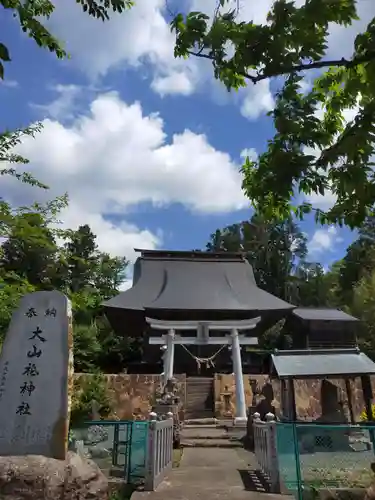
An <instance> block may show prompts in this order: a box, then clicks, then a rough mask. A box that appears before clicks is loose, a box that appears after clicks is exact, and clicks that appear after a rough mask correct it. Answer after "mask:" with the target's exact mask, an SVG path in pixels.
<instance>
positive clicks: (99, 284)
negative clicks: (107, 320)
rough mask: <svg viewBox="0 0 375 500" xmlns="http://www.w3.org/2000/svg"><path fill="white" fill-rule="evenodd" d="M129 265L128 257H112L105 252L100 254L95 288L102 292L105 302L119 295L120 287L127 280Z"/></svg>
mask: <svg viewBox="0 0 375 500" xmlns="http://www.w3.org/2000/svg"><path fill="white" fill-rule="evenodd" d="M128 265H129V261H128V260H127V259H126V257H111V256H110V255H109V254H107V253H105V252H100V253H99V254H98V256H97V263H96V271H95V276H94V286H95V288H96V289H97V290H99V291H100V294H101V296H102V297H103V300H108V299H110V298H112V297H114V296H115V295H117V294H118V290H119V288H120V285H121V284H122V283H123V282H124V280H125V277H126V269H127V267H128Z"/></svg>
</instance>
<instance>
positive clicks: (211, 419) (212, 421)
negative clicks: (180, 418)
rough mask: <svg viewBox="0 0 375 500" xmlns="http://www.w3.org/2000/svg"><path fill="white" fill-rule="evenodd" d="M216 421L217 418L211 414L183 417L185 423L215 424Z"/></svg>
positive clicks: (194, 424) (197, 424) (195, 424)
mask: <svg viewBox="0 0 375 500" xmlns="http://www.w3.org/2000/svg"><path fill="white" fill-rule="evenodd" d="M217 422H218V420H217V418H215V417H214V416H213V415H212V416H211V417H209V418H204V417H203V418H185V422H184V424H185V425H189V426H190V425H193V426H201V425H210V426H212V425H216V424H217Z"/></svg>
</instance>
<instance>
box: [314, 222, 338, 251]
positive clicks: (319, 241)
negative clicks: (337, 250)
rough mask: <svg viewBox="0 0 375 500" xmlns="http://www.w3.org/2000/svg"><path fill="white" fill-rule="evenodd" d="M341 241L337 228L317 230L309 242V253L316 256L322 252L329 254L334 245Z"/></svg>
mask: <svg viewBox="0 0 375 500" xmlns="http://www.w3.org/2000/svg"><path fill="white" fill-rule="evenodd" d="M342 241H343V240H342V238H341V237H340V236H339V234H338V231H337V228H336V227H334V226H330V227H328V228H326V229H317V230H316V231H315V233H314V234H313V236H312V238H311V240H310V241H309V244H308V249H309V253H310V254H312V255H318V254H321V253H323V252H330V251H332V250H333V248H334V246H335V244H339V243H341V242H342Z"/></svg>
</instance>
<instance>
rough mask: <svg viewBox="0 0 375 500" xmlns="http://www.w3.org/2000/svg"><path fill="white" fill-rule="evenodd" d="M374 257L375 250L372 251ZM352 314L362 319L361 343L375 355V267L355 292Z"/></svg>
mask: <svg viewBox="0 0 375 500" xmlns="http://www.w3.org/2000/svg"><path fill="white" fill-rule="evenodd" d="M372 254H373V256H374V250H373V251H372ZM350 310H351V312H352V313H353V314H354V315H355V316H357V317H358V318H360V319H361V324H360V325H359V342H360V345H361V347H362V348H363V349H365V350H367V351H370V352H371V354H372V355H375V266H374V267H373V270H372V272H370V274H368V275H366V276H364V277H363V278H361V279H360V280H359V282H358V283H357V285H356V287H355V288H354V290H353V297H352V304H351V307H350Z"/></svg>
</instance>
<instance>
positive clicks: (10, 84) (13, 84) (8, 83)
mask: <svg viewBox="0 0 375 500" xmlns="http://www.w3.org/2000/svg"><path fill="white" fill-rule="evenodd" d="M18 86H19V85H18V82H17V81H16V80H1V79H0V88H1V87H7V88H9V89H15V88H17V87H18Z"/></svg>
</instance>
